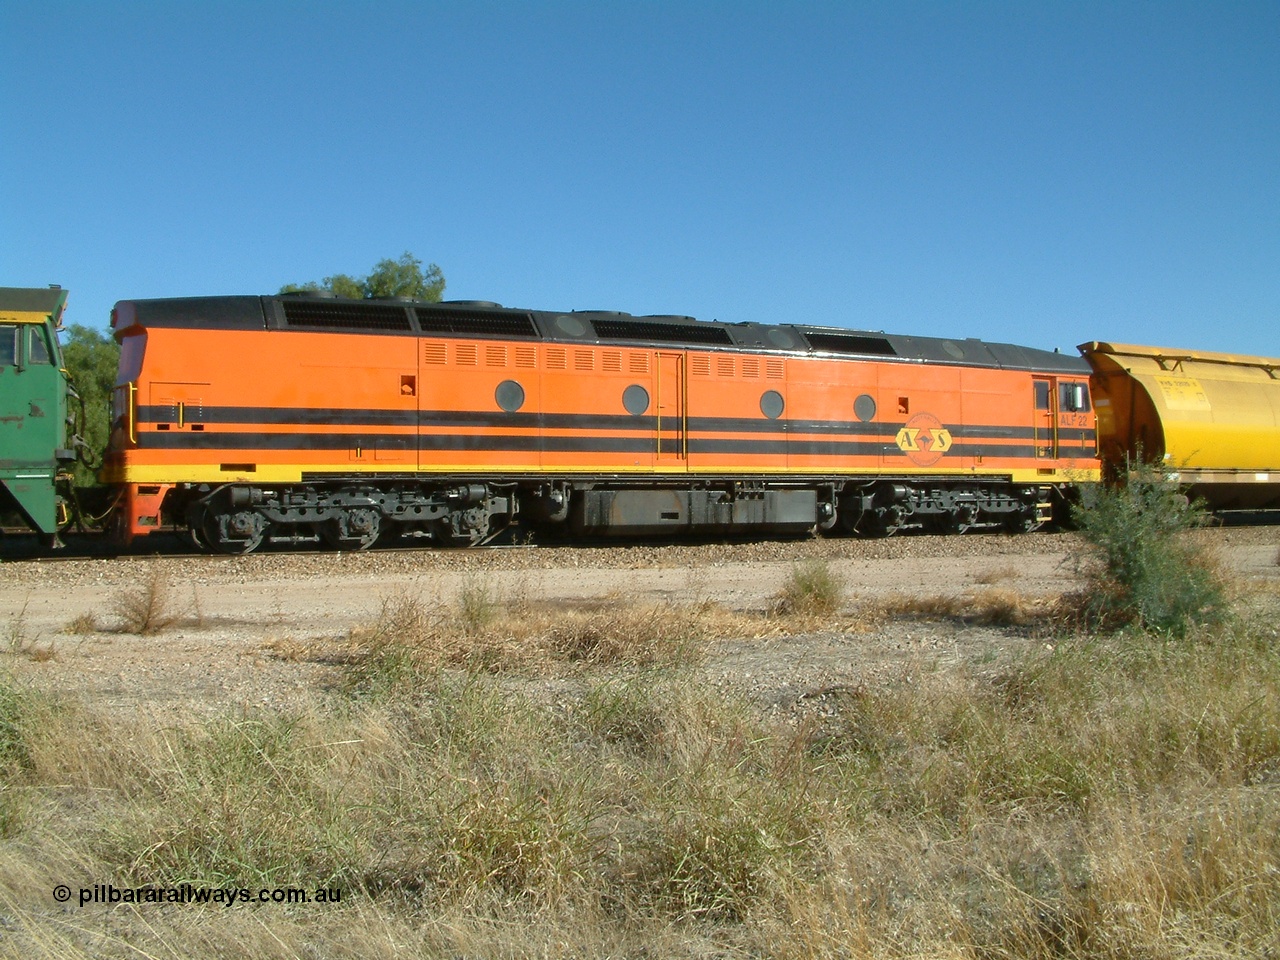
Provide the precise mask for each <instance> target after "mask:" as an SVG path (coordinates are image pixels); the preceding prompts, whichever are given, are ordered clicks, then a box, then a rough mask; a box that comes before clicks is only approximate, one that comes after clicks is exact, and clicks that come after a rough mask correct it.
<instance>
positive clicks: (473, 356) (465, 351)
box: [453, 343, 480, 367]
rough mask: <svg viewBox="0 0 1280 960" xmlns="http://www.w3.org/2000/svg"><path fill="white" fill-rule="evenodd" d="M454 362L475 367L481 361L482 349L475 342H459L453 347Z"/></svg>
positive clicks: (461, 365)
mask: <svg viewBox="0 0 1280 960" xmlns="http://www.w3.org/2000/svg"><path fill="white" fill-rule="evenodd" d="M453 362H454V363H456V364H457V365H458V366H460V367H474V366H476V364H478V363H479V362H480V350H479V348H478V347H476V345H475V344H474V343H459V344H457V345H456V346H455V347H454V348H453Z"/></svg>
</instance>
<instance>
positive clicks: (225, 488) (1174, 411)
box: [0, 291, 1280, 554]
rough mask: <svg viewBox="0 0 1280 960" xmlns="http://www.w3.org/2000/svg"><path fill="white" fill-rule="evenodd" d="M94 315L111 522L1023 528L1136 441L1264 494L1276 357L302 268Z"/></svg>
mask: <svg viewBox="0 0 1280 960" xmlns="http://www.w3.org/2000/svg"><path fill="white" fill-rule="evenodd" d="M27 293H29V294H36V293H43V294H44V299H43V300H40V301H39V302H38V303H36V304H35V308H36V309H35V312H34V313H33V312H32V311H26V312H22V311H18V313H21V317H24V318H26V319H22V318H20V317H19V316H18V313H14V314H13V316H10V315H9V312H5V313H4V314H3V315H2V316H0V349H3V342H7V341H4V339H3V338H4V337H5V336H11V337H12V340H13V345H14V347H13V355H12V356H11V357H9V358H8V364H9V366H8V367H7V368H5V369H0V388H2V389H0V397H3V398H4V400H3V402H4V403H5V404H6V406H5V408H4V410H5V413H4V417H3V419H0V429H3V431H4V432H3V433H0V438H3V448H2V449H3V454H2V455H0V468H3V469H2V470H0V497H5V496H7V497H8V498H9V505H10V506H13V505H15V504H16V506H17V507H18V509H19V510H20V511H21V512H22V515H23V516H24V518H25V519H26V520H27V522H28V523H29V524H30V525H31V526H33V527H34V528H35V529H37V530H39V531H41V532H42V533H44V534H46V536H49V537H51V536H52V533H53V531H54V530H56V527H57V522H58V517H57V502H58V498H57V495H56V493H55V492H54V485H55V483H56V478H57V477H58V476H59V475H60V474H59V470H60V464H62V463H64V462H65V461H66V460H68V459H69V457H70V454H69V452H68V451H67V450H66V449H64V448H65V447H66V446H67V445H68V438H67V436H66V433H65V393H66V391H67V390H69V389H70V388H69V385H68V384H66V382H65V373H63V374H61V375H60V377H61V378H60V379H50V381H49V384H45V383H44V381H43V380H40V378H39V377H37V376H33V375H32V373H33V371H36V368H37V367H41V369H42V371H43V373H42V375H43V376H45V377H46V378H48V377H50V376H52V375H53V374H54V373H56V372H57V371H58V368H59V366H60V364H59V362H58V360H57V342H56V337H54V335H53V331H54V328H55V327H56V322H57V314H58V313H60V310H61V303H62V301H60V300H57V297H56V295H53V299H52V300H51V299H50V296H51V295H50V294H49V292H47V291H44V292H42V291H27ZM61 297H62V300H65V293H64V292H63V293H61ZM6 302H7V301H5V300H4V299H3V297H0V306H3V305H4V304H5V303H6ZM27 302H28V301H25V300H24V301H23V303H27ZM33 302H34V301H33ZM44 308H48V309H45V312H44V313H39V309H44ZM37 314H38V322H37ZM111 323H112V329H113V333H114V335H115V337H116V339H117V341H118V342H119V343H120V346H121V357H120V367H119V374H118V378H117V385H116V388H115V394H114V402H113V412H112V424H111V438H110V442H109V446H108V450H107V452H106V456H105V459H104V465H103V468H102V471H101V473H100V480H101V481H102V482H103V483H104V484H106V485H108V486H109V488H110V489H111V491H112V492H113V494H114V497H115V503H116V507H115V509H114V510H113V511H112V513H111V514H110V517H109V524H110V532H111V534H112V536H113V538H114V540H115V541H116V542H117V543H118V544H120V545H128V544H129V543H131V542H134V541H136V540H137V539H138V538H142V537H146V536H148V535H150V534H152V533H155V532H156V531H159V530H161V529H173V528H174V527H178V528H185V529H186V530H187V531H189V533H190V536H191V537H192V539H193V540H194V541H195V542H196V543H197V544H198V545H200V546H201V547H203V548H206V549H209V550H214V551H219V552H223V553H232V554H236V553H247V552H249V551H252V550H254V549H256V548H258V547H259V546H260V545H261V544H263V543H266V542H271V543H317V542H319V543H324V544H327V545H328V546H330V547H333V548H337V549H343V550H362V549H366V548H368V547H370V546H372V545H373V544H374V543H375V542H376V541H378V540H380V539H384V538H385V539H390V538H393V537H400V538H408V539H420V540H424V541H427V542H430V543H432V544H437V545H473V544H480V543H485V542H488V541H490V540H492V539H494V538H495V537H497V536H498V535H499V534H501V533H502V532H503V531H507V530H511V529H513V528H514V529H521V530H532V531H536V532H537V533H538V535H539V536H540V537H543V538H549V539H574V538H585V537H590V538H597V537H609V536H626V537H642V536H644V537H663V538H672V537H677V536H680V535H699V536H719V535H737V536H751V535H756V534H758V535H761V536H779V535H801V534H806V533H809V532H812V531H820V532H823V533H827V534H832V535H835V534H856V535H862V536H885V535H889V534H892V533H895V532H898V531H900V530H922V529H923V530H929V531H935V532H949V533H961V532H964V531H966V530H971V529H1003V530H1008V531H1011V532H1022V531H1029V530H1033V529H1036V528H1037V527H1039V526H1041V525H1042V524H1044V523H1045V522H1047V521H1049V520H1051V519H1053V518H1054V517H1055V516H1058V515H1060V514H1061V513H1062V508H1063V506H1064V505H1065V504H1066V503H1067V502H1069V500H1070V499H1071V498H1072V497H1073V496H1074V495H1075V493H1076V492H1078V490H1079V489H1080V487H1081V485H1084V484H1092V483H1097V482H1099V481H1100V480H1101V479H1102V478H1103V476H1104V475H1110V476H1112V477H1115V476H1118V475H1120V474H1122V473H1123V471H1124V468H1125V467H1126V466H1127V465H1128V464H1129V463H1130V462H1132V461H1133V459H1134V458H1139V457H1141V458H1145V459H1148V460H1154V461H1156V462H1158V463H1161V464H1162V465H1164V467H1165V468H1166V469H1167V470H1172V471H1176V473H1177V476H1178V477H1179V478H1180V479H1181V480H1182V482H1183V483H1184V484H1186V485H1187V486H1188V489H1189V491H1190V493H1191V494H1192V495H1194V496H1199V497H1203V498H1205V499H1206V500H1208V502H1209V504H1210V505H1211V506H1213V507H1215V508H1218V509H1241V508H1249V509H1257V508H1272V507H1280V380H1278V378H1277V375H1276V370H1277V368H1280V361H1275V360H1267V359H1265V358H1257V357H1237V356H1229V355H1223V354H1210V353H1198V352H1189V351H1174V350H1166V349H1160V348H1154V347H1132V346H1126V345H1121V344H1113V343H1107V342H1100V341H1095V342H1091V343H1086V344H1082V345H1081V346H1080V348H1079V349H1080V352H1081V354H1082V356H1069V355H1063V354H1060V353H1057V352H1056V351H1055V352H1048V351H1043V350H1036V349H1031V348H1028V347H1022V346H1016V345H1013V344H1004V343H992V342H986V341H980V340H975V339H964V340H961V339H945V338H936V337H910V336H898V335H893V334H884V333H879V332H867V331H853V330H848V329H844V328H836V327H829V326H821V325H807V324H760V323H722V322H715V321H698V320H694V319H692V318H689V317H682V316H631V315H630V314H625V313H618V312H612V311H603V310H589V311H572V312H554V311H538V310H523V309H512V308H505V307H502V306H500V305H498V304H495V303H489V302H481V301H451V302H445V303H425V302H420V301H411V300H346V299H340V298H336V297H333V296H331V295H327V294H324V293H315V292H311V293H304V294H285V295H278V296H234V297H198V298H184V299H165V300H124V301H121V302H119V303H118V304H116V306H115V309H114V310H113V311H112V317H111ZM24 325H25V326H24ZM37 327H38V328H39V329H40V330H42V331H43V333H42V334H41V338H42V339H41V342H42V343H44V344H45V346H46V351H47V353H48V357H49V359H48V361H47V362H46V361H41V360H40V359H39V357H40V356H42V354H40V352H39V347H38V346H36V347H33V346H31V343H32V342H33V341H32V339H31V338H32V337H33V336H34V335H33V334H32V333H30V330H32V329H36V328H37ZM5 331H9V332H8V333H5ZM24 331H25V332H24ZM24 338H25V339H24ZM23 351H25V352H23ZM6 356H7V355H6V354H0V361H3V360H4V359H5V357H6ZM44 367H47V368H48V369H43V368H44ZM36 372H40V371H36ZM6 373H8V379H7V380H6V379H4V377H5V374H6ZM37 381H39V382H37ZM60 391H61V392H60ZM37 394H39V396H40V398H41V399H40V400H39V401H38V402H37V399H36V397H37ZM46 396H48V397H54V398H55V399H54V400H53V401H50V402H48V403H47V406H42V404H45V403H46V401H45V399H43V398H45V397H46ZM23 404H26V405H27V406H26V407H23ZM59 404H61V405H60V406H59ZM10 407H13V408H14V410H17V409H18V408H19V407H21V408H22V410H24V411H25V413H23V418H19V417H18V416H17V414H16V413H11V412H10V410H9V408H10ZM37 410H39V411H41V412H42V413H47V414H48V416H47V418H46V419H43V420H42V419H41V418H40V417H37V416H36V414H35V412H34V411H37ZM37 420H39V421H40V423H41V424H43V425H46V426H50V427H52V426H53V425H54V424H57V425H60V426H59V429H61V430H62V431H63V432H62V433H58V432H57V431H56V430H54V431H51V432H50V431H47V433H48V435H47V436H46V435H44V434H39V435H37V434H36V432H35V430H36V428H35V427H33V424H35V422H36V421H37ZM23 430H25V431H26V432H25V433H22V432H21V431H23Z"/></svg>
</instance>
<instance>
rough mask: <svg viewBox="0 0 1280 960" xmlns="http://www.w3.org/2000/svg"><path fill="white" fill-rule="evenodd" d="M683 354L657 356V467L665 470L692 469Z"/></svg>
mask: <svg viewBox="0 0 1280 960" xmlns="http://www.w3.org/2000/svg"><path fill="white" fill-rule="evenodd" d="M684 377H685V371H684V354H683V353H665V352H659V353H658V377H657V387H658V397H657V405H656V406H657V420H658V423H657V430H658V455H657V465H658V467H659V469H662V470H688V469H689V414H688V411H687V410H686V409H685V403H686V395H685V382H684Z"/></svg>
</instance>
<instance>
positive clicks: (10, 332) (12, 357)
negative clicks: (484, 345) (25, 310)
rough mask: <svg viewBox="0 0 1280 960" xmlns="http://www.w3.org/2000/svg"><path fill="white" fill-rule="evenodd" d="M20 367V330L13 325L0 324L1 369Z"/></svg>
mask: <svg viewBox="0 0 1280 960" xmlns="http://www.w3.org/2000/svg"><path fill="white" fill-rule="evenodd" d="M17 365H18V328H17V326H15V325H14V324H12V323H0V367H15V366H17Z"/></svg>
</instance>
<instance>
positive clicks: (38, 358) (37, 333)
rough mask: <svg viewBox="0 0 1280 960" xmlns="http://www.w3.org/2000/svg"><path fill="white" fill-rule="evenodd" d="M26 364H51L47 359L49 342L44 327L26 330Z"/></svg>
mask: <svg viewBox="0 0 1280 960" xmlns="http://www.w3.org/2000/svg"><path fill="white" fill-rule="evenodd" d="M27 363H52V361H51V360H50V359H49V341H48V340H46V339H45V332H44V327H40V326H34V327H28V328H27Z"/></svg>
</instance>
